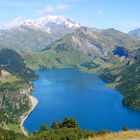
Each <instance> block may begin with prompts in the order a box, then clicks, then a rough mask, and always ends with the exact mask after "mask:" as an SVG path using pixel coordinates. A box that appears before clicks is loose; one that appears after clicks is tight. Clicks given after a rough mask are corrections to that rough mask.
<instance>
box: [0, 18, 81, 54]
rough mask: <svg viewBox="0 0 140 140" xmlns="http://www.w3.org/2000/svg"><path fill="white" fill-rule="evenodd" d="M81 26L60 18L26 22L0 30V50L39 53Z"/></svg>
mask: <svg viewBox="0 0 140 140" xmlns="http://www.w3.org/2000/svg"><path fill="white" fill-rule="evenodd" d="M80 26H81V25H80V24H77V23H75V22H73V21H72V20H70V19H65V18H63V17H60V16H47V17H41V18H39V19H36V20H26V21H22V22H20V23H17V24H16V25H14V26H13V27H11V26H10V28H9V26H8V27H3V28H1V30H0V48H1V47H5V48H11V47H12V49H15V50H26V51H40V50H42V49H44V48H45V47H47V46H48V45H50V44H52V43H53V42H55V41H57V40H59V39H61V38H62V37H64V36H65V35H66V34H69V33H71V32H73V30H75V29H77V28H79V27H80Z"/></svg>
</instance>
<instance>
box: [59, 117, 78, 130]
mask: <svg viewBox="0 0 140 140" xmlns="http://www.w3.org/2000/svg"><path fill="white" fill-rule="evenodd" d="M61 127H67V128H78V124H77V122H76V120H75V119H74V118H64V120H63V122H62V124H61Z"/></svg>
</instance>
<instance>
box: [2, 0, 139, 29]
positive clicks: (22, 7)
mask: <svg viewBox="0 0 140 140" xmlns="http://www.w3.org/2000/svg"><path fill="white" fill-rule="evenodd" d="M47 15H56V16H57V15H58V16H64V17H65V18H70V19H72V20H74V21H76V22H78V23H80V24H82V25H84V26H89V27H93V28H116V29H118V30H120V31H123V32H128V31H130V30H132V29H135V28H138V27H140V0H0V25H5V24H16V22H20V21H21V20H26V19H36V18H39V17H42V16H47Z"/></svg>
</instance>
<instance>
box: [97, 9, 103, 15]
mask: <svg viewBox="0 0 140 140" xmlns="http://www.w3.org/2000/svg"><path fill="white" fill-rule="evenodd" d="M96 14H97V15H99V16H101V15H103V14H104V11H103V10H97V11H96Z"/></svg>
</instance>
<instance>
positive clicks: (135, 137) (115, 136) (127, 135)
mask: <svg viewBox="0 0 140 140" xmlns="http://www.w3.org/2000/svg"><path fill="white" fill-rule="evenodd" d="M139 139H140V131H122V132H119V133H108V134H105V135H102V136H96V137H92V138H88V139H85V140H139Z"/></svg>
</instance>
